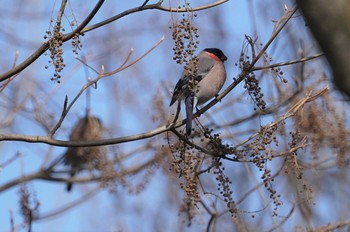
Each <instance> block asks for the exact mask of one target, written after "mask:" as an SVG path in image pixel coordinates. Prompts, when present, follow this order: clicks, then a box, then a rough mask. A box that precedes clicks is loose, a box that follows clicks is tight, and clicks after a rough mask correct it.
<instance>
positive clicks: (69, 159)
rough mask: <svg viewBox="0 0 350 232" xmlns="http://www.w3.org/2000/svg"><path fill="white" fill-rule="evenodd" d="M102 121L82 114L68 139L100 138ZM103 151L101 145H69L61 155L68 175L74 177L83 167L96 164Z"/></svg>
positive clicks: (70, 187) (70, 184) (70, 185)
mask: <svg viewBox="0 0 350 232" xmlns="http://www.w3.org/2000/svg"><path fill="white" fill-rule="evenodd" d="M102 132H103V128H102V123H101V121H100V119H99V118H97V117H94V116H84V117H82V118H80V119H79V121H78V122H77V124H76V125H75V126H74V128H73V130H72V132H71V134H70V136H69V139H70V141H91V140H99V139H101V138H102ZM103 154H104V151H103V149H102V147H100V146H95V147H69V148H68V149H67V151H66V152H65V154H64V155H63V162H64V164H65V165H68V166H70V168H71V170H70V177H71V178H72V177H74V176H75V175H76V174H77V173H78V172H79V171H81V170H82V169H84V168H90V169H91V168H92V167H96V166H98V164H99V162H101V160H102V158H103V157H102V156H103ZM72 185H73V183H72V182H69V183H68V184H67V191H68V192H69V191H71V189H72Z"/></svg>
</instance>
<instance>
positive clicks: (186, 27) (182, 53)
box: [169, 3, 199, 89]
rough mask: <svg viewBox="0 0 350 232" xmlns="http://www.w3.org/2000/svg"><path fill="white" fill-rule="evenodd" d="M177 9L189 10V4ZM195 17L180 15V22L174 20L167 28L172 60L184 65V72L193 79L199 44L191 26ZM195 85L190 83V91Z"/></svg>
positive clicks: (194, 30) (193, 82)
mask: <svg viewBox="0 0 350 232" xmlns="http://www.w3.org/2000/svg"><path fill="white" fill-rule="evenodd" d="M178 8H179V9H190V4H189V3H186V4H184V5H182V6H179V7H178ZM195 17H197V14H194V13H192V12H190V11H188V12H187V13H184V14H182V18H181V20H180V21H178V20H174V21H173V25H172V26H170V27H169V29H171V30H172V31H173V33H172V37H173V40H174V47H173V51H174V55H173V60H175V61H176V63H178V64H185V70H186V71H187V72H188V74H189V75H190V76H192V77H195V76H196V73H197V62H198V59H197V57H196V56H195V53H196V49H197V47H198V44H199V33H198V28H197V27H196V26H195V25H194V24H193V20H194V18H195ZM196 84H197V83H196V81H195V80H192V81H190V83H189V87H190V89H193V87H194V86H195V85H196Z"/></svg>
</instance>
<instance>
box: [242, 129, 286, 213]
mask: <svg viewBox="0 0 350 232" xmlns="http://www.w3.org/2000/svg"><path fill="white" fill-rule="evenodd" d="M279 125H284V122H281V123H280V124H275V125H273V126H270V127H262V128H261V129H260V132H259V135H258V136H257V137H255V139H254V140H252V141H251V142H250V143H247V144H245V145H244V148H243V151H242V152H243V153H245V154H250V159H251V160H252V162H253V163H254V164H255V165H256V166H257V167H258V168H259V171H262V172H263V174H262V175H261V179H262V180H263V183H264V187H265V189H266V190H267V191H268V192H269V194H270V198H271V200H272V201H273V204H274V206H275V207H274V209H273V215H274V216H277V209H278V206H280V205H282V202H281V201H280V195H279V194H278V193H277V191H276V190H275V189H274V187H273V182H274V178H273V176H272V173H271V169H269V168H268V165H267V164H268V161H272V159H273V151H272V149H271V146H272V144H273V143H274V145H275V146H278V140H277V137H276V132H277V129H278V126H279Z"/></svg>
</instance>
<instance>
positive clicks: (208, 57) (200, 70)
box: [170, 48, 227, 135]
mask: <svg viewBox="0 0 350 232" xmlns="http://www.w3.org/2000/svg"><path fill="white" fill-rule="evenodd" d="M226 60H227V57H226V56H225V54H224V53H223V52H222V51H221V50H220V49H218V48H206V49H204V50H203V51H201V52H200V53H199V55H198V56H196V57H195V58H193V59H191V60H190V62H189V65H188V67H187V68H185V69H184V71H183V72H182V75H181V77H180V79H179V81H178V82H177V84H176V85H175V88H174V91H173V96H172V98H171V101H170V106H172V105H173V104H174V103H175V102H176V101H178V112H177V114H178V113H179V111H180V108H181V100H184V101H185V107H186V118H187V121H186V133H187V135H190V134H191V131H192V115H193V108H197V105H202V104H204V103H205V102H207V101H208V100H210V99H211V98H213V97H215V96H216V95H217V94H218V93H219V91H220V90H221V88H222V86H223V85H224V83H225V81H226V69H225V65H224V62H225V61H226ZM175 118H176V117H175ZM175 120H176V119H175Z"/></svg>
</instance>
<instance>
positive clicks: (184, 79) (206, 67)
mask: <svg viewBox="0 0 350 232" xmlns="http://www.w3.org/2000/svg"><path fill="white" fill-rule="evenodd" d="M213 66H214V62H212V59H211V58H207V57H204V56H201V55H200V56H199V57H198V63H197V68H198V70H197V73H196V75H192V74H189V73H188V72H187V71H186V70H185V71H184V72H183V73H182V75H181V78H180V80H179V81H178V82H177V83H176V85H175V88H174V92H173V97H172V98H171V102H170V106H171V105H173V104H174V102H175V101H176V100H178V99H179V98H181V95H185V96H183V97H185V98H186V97H187V96H186V95H188V94H189V92H190V91H189V83H190V81H195V82H197V83H198V82H200V81H201V80H202V79H203V78H204V77H205V76H206V75H207V74H208V73H209V72H210V70H211V69H212V68H213Z"/></svg>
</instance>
